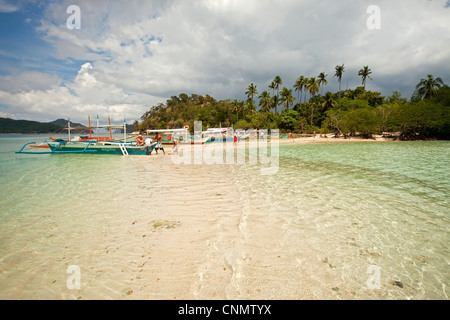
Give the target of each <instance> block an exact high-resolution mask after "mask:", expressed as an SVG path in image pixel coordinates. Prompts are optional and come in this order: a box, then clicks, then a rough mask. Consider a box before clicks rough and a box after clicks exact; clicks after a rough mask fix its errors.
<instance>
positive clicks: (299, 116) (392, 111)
mask: <svg viewBox="0 0 450 320" xmlns="http://www.w3.org/2000/svg"><path fill="white" fill-rule="evenodd" d="M344 71H345V68H344V65H341V66H336V74H335V77H337V78H338V81H339V83H340V81H341V79H342V76H343V74H344ZM371 73H372V72H371V70H370V69H369V68H368V66H365V67H364V68H363V69H361V70H360V72H359V75H360V76H361V77H362V83H363V85H364V86H365V84H366V78H369V79H372V77H370V76H369V75H370V74H371ZM326 77H327V75H326V74H325V73H323V72H322V73H321V74H320V75H319V76H318V77H317V79H316V78H314V77H313V78H305V77H303V76H301V77H299V78H298V79H297V81H296V82H295V84H294V85H293V87H292V88H293V89H294V90H295V92H293V89H288V88H287V87H281V85H282V83H283V82H282V80H281V78H280V77H279V76H276V77H275V79H274V80H273V81H272V82H271V83H270V84H269V85H268V89H269V90H265V91H262V92H261V94H260V95H259V93H258V88H257V87H256V85H254V84H253V83H251V84H250V85H249V86H248V87H247V88H246V91H245V94H246V95H247V97H248V98H247V100H246V101H238V100H233V101H231V100H219V101H218V100H215V99H214V98H212V97H211V96H208V95H205V96H202V95H197V94H192V95H191V96H188V95H187V94H184V93H182V94H180V95H179V96H172V97H171V98H170V99H168V100H167V101H166V103H165V104H163V103H160V104H158V105H157V106H153V107H152V108H151V109H150V110H149V111H147V112H146V113H145V114H144V115H143V116H142V118H141V119H142V122H140V123H139V122H137V121H136V122H135V123H134V126H135V130H141V131H143V130H145V129H148V128H149V129H158V128H161V129H164V128H181V127H183V126H185V125H189V127H190V128H191V131H192V130H193V124H194V121H197V120H200V121H202V123H203V130H205V129H207V128H210V127H219V126H222V127H231V126H233V127H234V128H236V129H237V128H241V129H250V128H254V129H258V128H267V129H271V128H278V129H281V130H282V131H285V132H298V133H312V132H313V131H316V132H320V133H325V132H335V133H342V134H344V135H345V136H347V135H350V136H356V135H359V136H362V137H366V138H370V137H372V136H373V135H374V134H383V133H384V132H397V133H398V135H399V138H400V139H405V140H410V139H427V138H438V139H450V88H449V87H448V86H447V85H444V84H443V83H442V80H441V79H440V78H436V79H434V78H433V76H431V75H428V77H427V79H422V80H420V82H419V84H418V85H417V86H416V91H415V93H414V94H413V96H412V97H411V100H410V101H408V100H407V99H405V98H402V97H401V93H400V92H398V91H394V92H393V93H392V95H391V96H389V97H387V98H386V97H384V96H381V94H380V93H379V92H373V91H368V90H366V89H365V87H364V86H362V87H357V88H356V89H354V90H351V89H347V90H345V91H341V92H337V93H332V92H326V93H325V94H323V84H326V83H327V80H326ZM321 89H322V90H321ZM321 91H322V92H321ZM307 94H309V99H308V100H307ZM257 99H259V101H258V100H257Z"/></svg>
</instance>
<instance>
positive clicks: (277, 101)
mask: <svg viewBox="0 0 450 320" xmlns="http://www.w3.org/2000/svg"><path fill="white" fill-rule="evenodd" d="M271 100H272V103H273V107H272V108H274V109H275V114H277V107H278V104H279V103H280V100H279V99H278V96H273V98H272V99H271Z"/></svg>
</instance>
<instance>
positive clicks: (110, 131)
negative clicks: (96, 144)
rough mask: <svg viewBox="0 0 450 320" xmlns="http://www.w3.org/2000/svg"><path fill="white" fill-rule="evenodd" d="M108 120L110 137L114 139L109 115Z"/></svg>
mask: <svg viewBox="0 0 450 320" xmlns="http://www.w3.org/2000/svg"><path fill="white" fill-rule="evenodd" d="M108 122H109V138H110V139H111V140H112V128H111V119H110V118H109V116H108Z"/></svg>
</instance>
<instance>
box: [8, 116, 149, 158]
mask: <svg viewBox="0 0 450 320" xmlns="http://www.w3.org/2000/svg"><path fill="white" fill-rule="evenodd" d="M100 128H104V129H107V130H109V131H110V138H109V139H105V138H104V137H100V136H99V129H100ZM65 129H67V130H68V139H67V140H65V139H57V138H52V139H51V140H50V141H44V142H40V143H38V142H34V141H33V142H29V143H26V144H25V145H23V146H22V148H21V149H20V150H19V151H16V153H25V154H61V153H85V154H117V155H125V156H127V155H130V154H132V155H145V154H146V153H145V146H144V145H137V143H136V141H135V140H134V141H127V140H128V139H127V136H126V134H127V133H126V132H127V131H126V122H125V120H124V123H123V125H111V124H109V125H104V126H100V125H98V124H97V137H96V138H92V136H90V137H89V139H87V138H85V139H80V137H75V138H74V139H71V130H74V129H77V128H74V127H71V126H70V120H69V121H68V124H67V127H66V128H65ZM82 129H83V130H86V129H89V130H91V129H92V127H90V126H89V127H82ZM113 129H123V132H124V136H123V140H116V139H112V133H111V132H112V130H113ZM156 144H157V143H156V142H153V143H152V144H151V145H150V147H151V150H153V149H154V148H155V146H156ZM44 145H47V146H48V148H49V149H50V150H49V151H30V150H29V149H28V147H39V148H41V147H43V146H44Z"/></svg>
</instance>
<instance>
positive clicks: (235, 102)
mask: <svg viewBox="0 0 450 320" xmlns="http://www.w3.org/2000/svg"><path fill="white" fill-rule="evenodd" d="M242 108H243V102H242V101H238V100H236V99H234V100H233V109H232V110H233V112H236V116H237V119H236V122H238V121H239V111H241V110H242Z"/></svg>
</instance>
